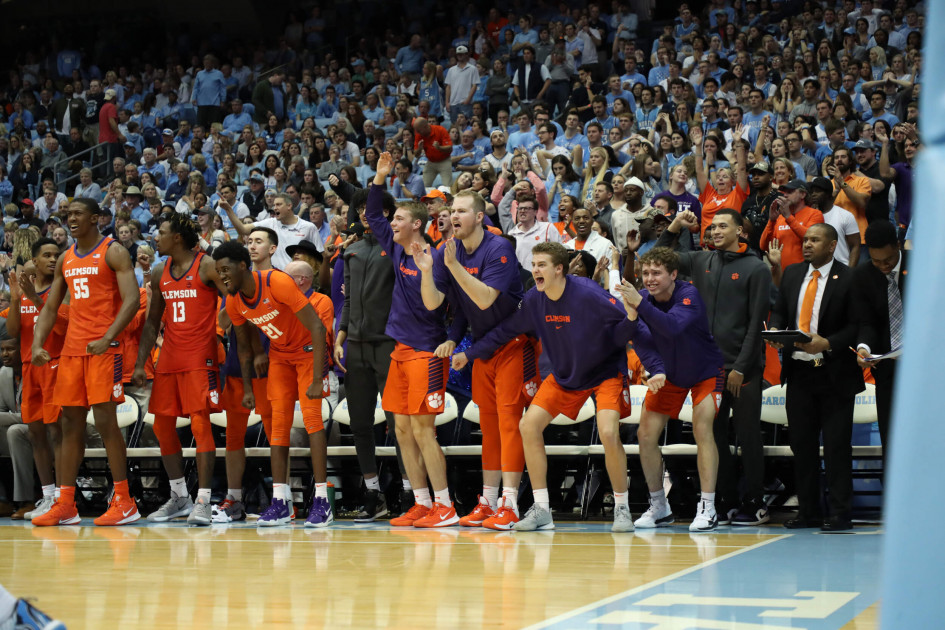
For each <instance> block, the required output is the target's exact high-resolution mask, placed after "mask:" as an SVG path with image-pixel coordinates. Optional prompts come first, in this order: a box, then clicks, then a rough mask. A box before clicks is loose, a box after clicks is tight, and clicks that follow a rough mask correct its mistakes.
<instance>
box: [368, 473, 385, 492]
mask: <svg viewBox="0 0 945 630" xmlns="http://www.w3.org/2000/svg"><path fill="white" fill-rule="evenodd" d="M364 485H366V486H367V489H368V490H380V489H381V482H380V480H379V479H378V478H377V476H376V475H375V476H374V477H371V478H370V479H368V478H367V477H365V478H364Z"/></svg>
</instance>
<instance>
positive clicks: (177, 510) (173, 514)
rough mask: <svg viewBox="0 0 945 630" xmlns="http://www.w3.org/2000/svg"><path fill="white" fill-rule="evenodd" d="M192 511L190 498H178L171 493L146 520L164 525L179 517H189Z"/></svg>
mask: <svg viewBox="0 0 945 630" xmlns="http://www.w3.org/2000/svg"><path fill="white" fill-rule="evenodd" d="M193 509H194V502H193V501H191V500H190V497H179V496H177V495H176V494H174V491H173V490H172V491H171V498H170V499H168V500H167V503H165V504H164V505H162V506H161V507H160V508H159V509H158V510H157V511H156V512H152V513H151V514H149V515H148V520H149V521H151V522H152V523H166V522H167V521H169V520H171V519H173V518H180V517H181V516H190V513H191V512H192V511H193Z"/></svg>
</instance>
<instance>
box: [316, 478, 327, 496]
mask: <svg viewBox="0 0 945 630" xmlns="http://www.w3.org/2000/svg"><path fill="white" fill-rule="evenodd" d="M315 496H316V497H321V498H323V499H327V498H328V482H327V481H326V482H325V483H316V484H315Z"/></svg>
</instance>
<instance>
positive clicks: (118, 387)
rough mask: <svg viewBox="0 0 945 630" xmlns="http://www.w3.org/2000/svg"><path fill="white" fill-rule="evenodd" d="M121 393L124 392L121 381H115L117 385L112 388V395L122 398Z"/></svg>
mask: <svg viewBox="0 0 945 630" xmlns="http://www.w3.org/2000/svg"><path fill="white" fill-rule="evenodd" d="M121 393H122V389H121V383H115V387H113V388H112V397H113V398H121Z"/></svg>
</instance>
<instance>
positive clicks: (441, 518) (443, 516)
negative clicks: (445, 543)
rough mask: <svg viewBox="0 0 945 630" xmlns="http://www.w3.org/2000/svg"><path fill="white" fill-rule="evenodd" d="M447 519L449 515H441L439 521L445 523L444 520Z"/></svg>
mask: <svg viewBox="0 0 945 630" xmlns="http://www.w3.org/2000/svg"><path fill="white" fill-rule="evenodd" d="M449 517H450V515H449V514H443V515H442V516H440V520H441V521H445V520H446V519H448V518H449Z"/></svg>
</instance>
